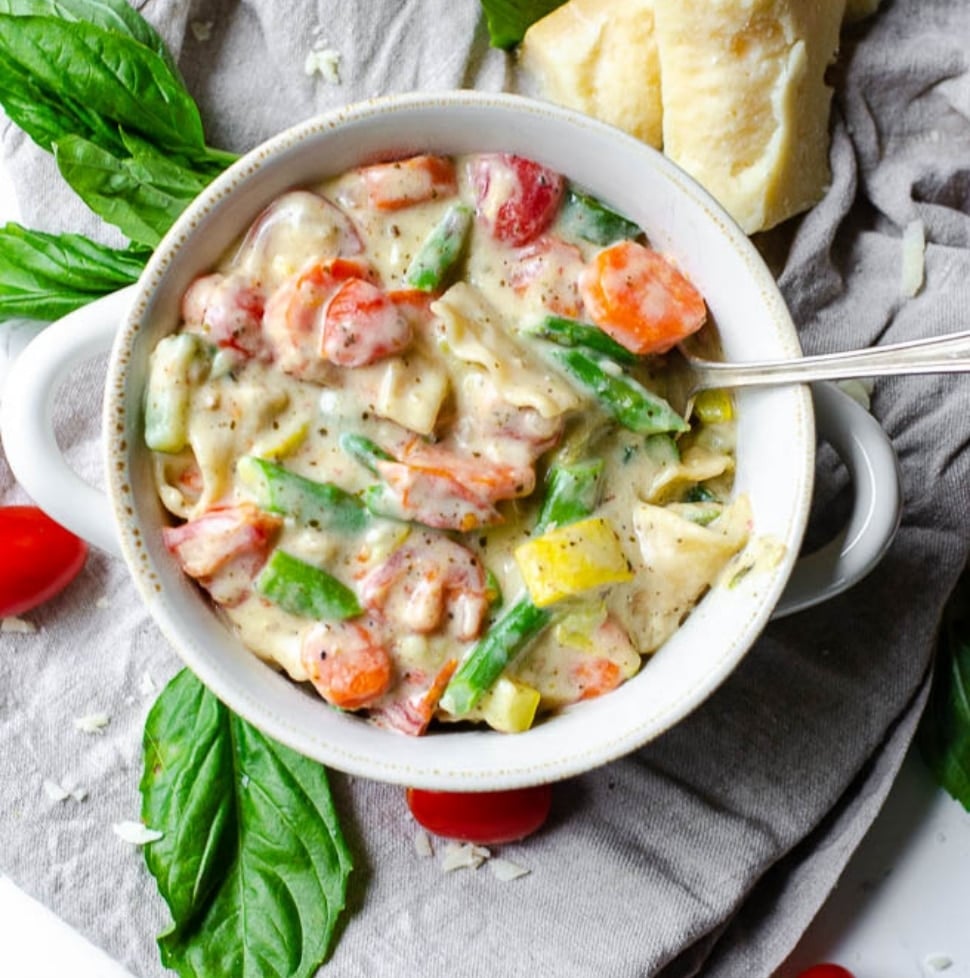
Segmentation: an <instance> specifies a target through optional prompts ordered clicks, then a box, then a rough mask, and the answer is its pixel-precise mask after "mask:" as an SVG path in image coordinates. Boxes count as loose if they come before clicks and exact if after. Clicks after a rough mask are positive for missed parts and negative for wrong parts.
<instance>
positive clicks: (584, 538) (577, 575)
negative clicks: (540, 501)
mask: <svg viewBox="0 0 970 978" xmlns="http://www.w3.org/2000/svg"><path fill="white" fill-rule="evenodd" d="M515 560H516V563H517V564H518V565H519V570H520V571H521V573H522V577H523V580H524V581H525V585H526V587H527V588H528V590H529V595H530V597H531V598H532V600H533V602H535V604H536V606H537V607H539V608H546V607H548V606H549V605H551V604H555V603H556V602H557V601H561V600H562V599H563V598H568V597H571V596H572V595H575V594H582V593H583V592H584V591H589V590H592V589H593V588H598V587H605V586H606V585H608V584H619V583H621V582H623V581H629V580H630V579H631V578H632V577H633V568H632V567H631V566H630V562H629V560H627V557H626V555H625V554H624V553H623V547H622V545H621V543H620V538H619V537H618V536H617V535H616V531H615V530H614V529H613V527H612V526H611V525H610V523H609V521H608V520H606V519H603V518H602V517H590V518H589V519H585V520H581V521H580V522H578V523H570V524H569V525H568V526H562V527H559V528H557V529H555V530H550V531H549V532H547V533H545V534H543V535H542V536H540V537H536V538H535V539H532V540H527V541H526V542H525V543H523V544H520V545H519V546H518V547H517V548H516V550H515Z"/></svg>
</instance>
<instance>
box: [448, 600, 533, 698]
mask: <svg viewBox="0 0 970 978" xmlns="http://www.w3.org/2000/svg"><path fill="white" fill-rule="evenodd" d="M551 620H552V613H551V612H550V611H547V610H546V609H544V608H538V607H536V605H534V604H533V603H532V601H530V600H529V598H520V599H519V600H518V601H517V602H516V603H515V604H513V605H511V606H510V607H509V608H508V610H507V611H505V612H504V613H503V614H502V615H501V617H500V618H499V619H498V620H497V621H496V622H495V623H494V624H493V625H492V627H491V628H490V629H489V630H488V631H487V632H486V633H485V635H484V636H483V637H482V638H480V639H479V640H478V642H476V643H475V645H474V646H473V647H472V649H471V651H470V652H469V653H468V654H467V655H466V656H465V658H464V660H463V661H462V662H461V664H460V665H459V666H458V669H457V671H456V672H455V675H454V676H453V677H452V679H451V682H450V683H448V687H447V688H446V689H445V692H444V695H443V696H442V697H441V703H440V706H441V709H443V710H444V711H445V712H447V713H450V714H452V716H456V717H460V716H464V715H465V714H466V713H468V712H469V711H470V710H472V709H474V708H475V706H477V705H478V702H479V700H480V699H481V698H482V697H483V696H484V695H485V693H486V692H487V691H488V690H489V689H491V688H492V686H493V685H494V684H495V681H496V680H497V679H498V677H499V676H500V675H501V674H502V670H503V669H504V668H505V667H506V666H507V665H508V664H509V662H511V661H512V659H514V658H515V657H516V656H517V655H518V654H519V653H520V652H521V651H522V650H523V649H524V648H525V647H526V646H527V645H528V644H529V642H531V641H532V640H533V639H534V638H535V637H536V636H537V635H538V634H539V632H540V631H542V629H543V628H545V627H546V625H548V624H549V622H550V621H551Z"/></svg>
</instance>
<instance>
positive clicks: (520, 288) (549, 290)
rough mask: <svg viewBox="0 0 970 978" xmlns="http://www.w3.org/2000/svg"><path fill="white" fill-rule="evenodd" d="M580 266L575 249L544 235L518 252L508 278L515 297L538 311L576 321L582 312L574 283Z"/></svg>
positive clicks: (555, 238) (578, 255)
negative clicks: (519, 297)
mask: <svg viewBox="0 0 970 978" xmlns="http://www.w3.org/2000/svg"><path fill="white" fill-rule="evenodd" d="M584 267H585V263H584V261H583V254H582V252H581V251H580V250H579V248H577V247H576V246H575V245H573V244H569V243H568V242H566V241H563V240H562V238H557V237H556V236H555V235H553V234H544V235H542V236H541V237H539V238H536V240H535V241H533V242H531V243H530V244H528V245H526V246H525V247H524V248H522V249H520V250H519V251H518V253H517V254H516V255H515V259H514V261H513V263H512V265H511V267H510V269H509V275H508V279H509V284H510V285H511V286H512V288H513V290H514V291H515V292H516V294H517V295H520V296H522V297H523V298H524V299H526V300H527V301H529V302H530V303H532V304H534V305H535V306H536V307H537V308H538V309H542V310H548V311H550V312H554V313H556V314H558V315H560V316H570V317H572V318H577V317H579V316H580V315H581V313H582V309H583V300H582V299H581V298H580V295H579V286H578V284H577V283H578V279H579V276H580V273H581V272H582V271H583V268H584Z"/></svg>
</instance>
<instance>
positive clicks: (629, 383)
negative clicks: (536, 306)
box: [551, 348, 690, 435]
mask: <svg viewBox="0 0 970 978" xmlns="http://www.w3.org/2000/svg"><path fill="white" fill-rule="evenodd" d="M551 355H552V357H553V359H555V360H557V361H558V362H559V363H561V364H562V365H563V366H564V367H565V368H566V370H567V371H568V372H569V373H570V374H571V375H572V376H573V377H575V378H576V380H578V381H579V382H580V383H581V384H582V385H583V386H584V387H586V388H587V389H588V390H589V391H590V392H591V393H592V394H594V395H595V397H596V398H597V400H598V401H599V402H600V404H601V406H602V407H603V408H604V409H605V410H606V411H607V412H608V413H609V414H611V415H612V416H613V417H614V418H615V419H616V420H617V421H618V422H619V423H620V424H621V425H623V427H625V428H629V429H630V430H631V431H637V432H640V433H641V434H645V435H653V434H658V433H661V432H666V431H687V430H688V429H689V427H690V426H689V425H688V424H687V422H686V421H685V420H684V419H683V418H682V417H681V416H680V415H679V414H678V413H677V412H676V411H675V410H674V409H673V408H672V407H671V406H670V405H669V404H668V403H667V402H666V401H665V400H664V399H663V398H662V397H661V396H660V395H659V394H654V393H653V392H652V391H649V390H647V388H646V387H644V386H643V385H642V384H641V383H639V381H637V380H634V379H633V378H632V377H631V376H629V374H625V373H623V371H622V370H620V369H619V368H618V367H617V366H616V364H615V363H613V362H612V361H611V360H607V359H605V358H603V357H598V356H596V355H595V354H593V353H591V352H587V351H585V350H581V349H578V348H577V349H554V350H553V351H552V354H551Z"/></svg>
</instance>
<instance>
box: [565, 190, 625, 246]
mask: <svg viewBox="0 0 970 978" xmlns="http://www.w3.org/2000/svg"><path fill="white" fill-rule="evenodd" d="M560 222H561V227H562V230H563V231H564V232H565V233H566V234H567V235H573V236H574V237H577V238H582V239H583V240H584V241H591V242H593V244H598V245H608V244H613V242H614V241H622V240H623V239H624V238H639V237H641V236H642V234H643V231H641V230H640V228H639V227H638V226H637V225H636V224H634V223H633V221H630V220H628V219H627V218H625V217H623V216H622V215H620V214H617V212H616V211H614V210H611V209H610V208H609V207H607V206H606V204H604V203H603V202H602V201H600V200H597V199H596V198H595V197H591V196H590V195H589V194H584V193H581V192H580V191H578V190H576V189H574V188H570V190H569V191H568V193H567V194H566V200H565V201H564V202H563V206H562V215H561V217H560Z"/></svg>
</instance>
